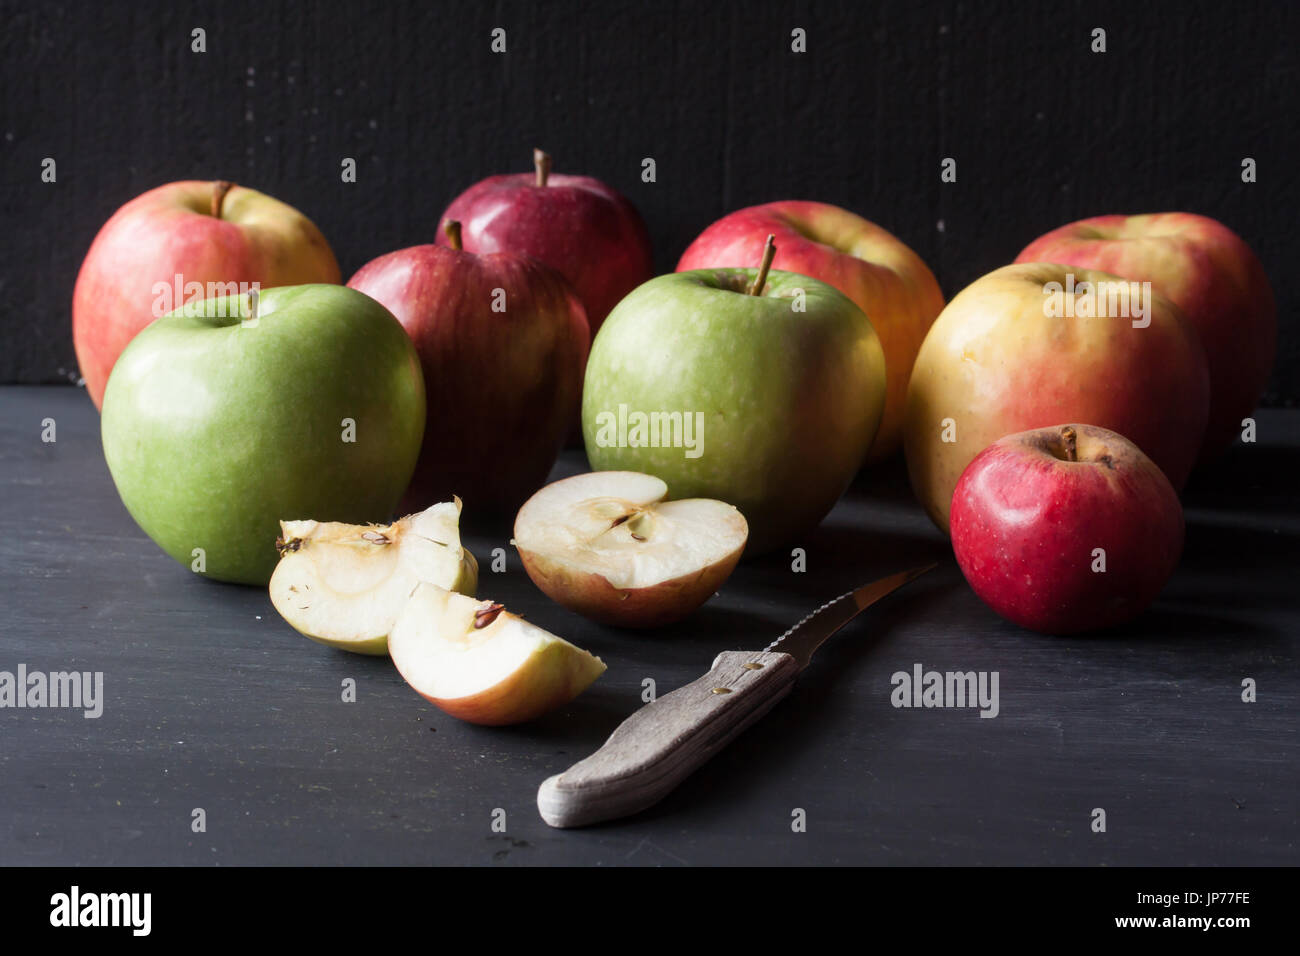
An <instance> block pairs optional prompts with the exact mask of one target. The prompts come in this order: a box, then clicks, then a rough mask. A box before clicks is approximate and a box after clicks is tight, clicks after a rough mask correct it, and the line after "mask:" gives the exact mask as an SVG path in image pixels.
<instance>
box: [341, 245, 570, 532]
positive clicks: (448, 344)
mask: <svg viewBox="0 0 1300 956" xmlns="http://www.w3.org/2000/svg"><path fill="white" fill-rule="evenodd" d="M348 286H349V287H350V288H353V289H356V290H358V291H360V292H364V293H365V294H366V295H368V296H370V297H371V298H373V299H375V300H376V301H378V302H379V303H381V304H382V305H384V306H385V307H386V308H388V309H389V310H390V311H391V312H392V313H393V314H394V315H395V316H396V317H397V320H398V321H399V322H401V323H402V326H403V327H404V328H405V329H406V331H407V333H408V334H409V335H410V337H411V340H412V341H413V342H414V343H415V350H416V352H417V353H419V356H420V363H421V366H422V368H423V372H424V383H425V392H426V395H427V399H428V414H427V415H426V417H425V431H424V445H423V451H422V453H421V455H420V460H419V463H418V465H417V466H416V471H415V477H414V478H413V479H412V481H411V486H410V490H409V491H408V492H407V494H406V496H405V497H404V499H403V502H402V506H403V508H404V509H405V510H408V511H418V510H423V509H424V508H425V507H427V506H428V505H430V504H432V503H433V502H436V501H446V500H448V499H449V498H451V497H452V496H453V495H459V496H460V497H461V498H463V499H464V500H465V502H466V503H467V505H468V506H469V510H470V512H471V513H491V514H498V515H500V514H513V513H514V511H515V509H517V508H518V507H519V505H520V504H521V503H522V502H523V501H524V499H526V498H527V497H528V496H529V495H530V494H532V493H533V492H534V491H535V490H537V488H538V487H539V486H541V485H542V484H544V483H545V481H546V477H547V475H549V474H550V471H551V467H552V466H553V465H554V464H555V459H556V456H557V455H558V454H559V451H560V448H561V447H562V446H563V444H564V440H565V438H566V437H567V435H568V434H569V430H570V428H571V426H572V423H573V421H574V420H575V419H576V418H577V415H578V409H579V405H580V402H581V396H582V371H583V366H584V365H585V364H586V361H587V349H588V342H589V338H590V332H589V330H588V328H587V319H586V315H585V313H584V312H583V308H582V303H581V302H580V301H579V300H578V297H577V296H576V295H575V294H574V292H573V289H572V288H571V287H570V285H569V284H568V283H567V282H566V281H565V280H564V278H563V277H562V276H561V275H560V274H559V273H558V272H556V271H555V270H553V269H550V268H548V267H547V266H545V265H543V264H542V263H540V262H537V261H535V260H532V259H527V258H525V257H523V256H515V255H507V254H488V255H481V256H480V255H474V254H473V253H469V252H463V251H458V250H456V249H452V248H448V247H445V246H437V245H422V246H414V247H412V248H409V249H401V250H399V251H397V252H391V253H389V254H388V255H385V256H380V257H379V258H378V259H375V260H373V261H372V262H369V263H367V264H366V265H364V266H362V267H361V269H360V270H359V271H358V272H357V274H356V275H354V276H353V277H352V278H351V279H350V280H349V281H348ZM495 289H503V290H505V306H506V311H504V312H494V311H492V305H493V302H494V299H495V295H494V290H495Z"/></svg>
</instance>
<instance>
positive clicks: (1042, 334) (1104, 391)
mask: <svg viewBox="0 0 1300 956" xmlns="http://www.w3.org/2000/svg"><path fill="white" fill-rule="evenodd" d="M1116 287H1119V288H1122V289H1124V290H1128V289H1130V286H1129V284H1128V283H1127V282H1126V281H1125V280H1122V279H1120V278H1118V277H1117V276H1113V275H1109V274H1107V273H1104V272H1093V271H1090V270H1087V269H1079V268H1074V267H1071V266H1063V265H1056V264H1051V263H1022V264H1019V265H1010V266H1004V267H1003V268H1001V269H997V270H995V271H994V272H991V273H989V274H988V275H985V276H983V277H981V278H979V279H977V280H976V281H975V282H973V283H971V284H970V285H969V286H967V287H966V288H965V289H963V290H962V291H961V292H960V293H958V294H957V296H956V297H954V298H953V300H952V301H951V302H950V303H948V306H947V308H945V309H944V310H943V312H942V314H940V316H939V318H938V320H937V321H936V322H935V323H934V326H933V327H932V328H931V329H930V332H929V334H928V335H927V336H926V338H925V342H924V343H922V345H921V351H920V353H919V354H918V355H917V359H916V366H915V368H914V369H913V370H912V381H911V384H910V386H909V388H908V396H907V413H906V420H905V424H904V450H905V451H906V455H907V467H908V472H909V474H910V476H911V480H912V489H913V491H914V492H915V493H916V496H917V498H918V500H920V502H921V504H922V505H924V507H925V510H926V511H927V513H928V514H929V515H930V517H931V518H932V519H933V520H934V522H935V524H937V525H938V526H939V528H940V529H942V530H943V531H945V532H946V531H948V513H949V507H950V505H951V502H952V494H953V489H954V488H955V487H956V486H957V479H958V478H959V477H960V476H961V473H962V471H964V470H965V468H966V466H967V465H969V464H970V462H971V460H972V459H973V458H974V457H975V456H976V455H978V454H979V453H980V452H981V451H983V450H984V449H985V448H987V447H988V446H989V445H991V444H992V443H993V442H995V441H997V440H998V439H1000V438H1003V437H1004V436H1006V435H1010V434H1014V433H1016V432H1022V431H1027V430H1029V429H1033V428H1045V427H1048V426H1051V425H1056V424H1059V423H1060V422H1086V423H1088V424H1091V425H1096V426H1098V427H1101V428H1107V429H1110V430H1112V431H1116V432H1119V433H1120V434H1121V435H1123V436H1124V437H1125V438H1127V439H1129V440H1130V441H1132V442H1134V443H1135V444H1136V445H1137V446H1138V447H1139V448H1141V449H1142V451H1143V452H1144V453H1146V454H1147V455H1148V456H1149V457H1150V458H1151V459H1152V460H1154V461H1155V463H1156V464H1157V465H1159V466H1160V467H1161V468H1162V469H1163V470H1164V473H1165V474H1166V475H1167V476H1168V478H1169V480H1170V482H1171V483H1172V484H1173V485H1174V487H1175V488H1181V487H1182V485H1183V483H1184V482H1185V481H1186V480H1187V476H1188V473H1189V472H1190V471H1191V469H1192V466H1193V464H1194V463H1195V461H1196V457H1197V454H1198V453H1199V451H1200V447H1201V440H1202V438H1203V436H1204V434H1205V422H1206V415H1207V413H1208V409H1209V402H1210V381H1209V372H1208V370H1207V367H1206V361H1205V352H1204V349H1203V348H1202V347H1201V342H1200V338H1199V336H1198V335H1197V334H1196V330H1195V329H1193V328H1192V327H1191V326H1190V325H1189V324H1188V323H1187V322H1186V321H1184V319H1183V317H1182V314H1181V312H1180V311H1179V309H1178V307H1177V306H1176V305H1174V304H1173V303H1172V302H1170V301H1169V300H1168V299H1165V298H1163V297H1162V296H1160V295H1158V294H1156V293H1155V292H1154V291H1153V292H1152V294H1151V295H1150V296H1149V297H1148V296H1143V295H1142V294H1141V290H1140V288H1139V289H1137V290H1134V292H1135V295H1136V297H1137V299H1138V300H1140V301H1132V302H1130V304H1129V305H1128V306H1126V307H1125V311H1127V312H1133V313H1136V312H1138V311H1139V310H1145V312H1146V314H1145V315H1144V316H1141V317H1138V316H1135V315H1125V314H1093V313H1095V312H1100V313H1106V312H1114V311H1115V310H1114V309H1108V308H1102V309H1092V308H1091V307H1088V308H1084V302H1085V301H1086V300H1082V301H1080V302H1079V308H1077V309H1076V308H1074V304H1073V303H1074V299H1070V300H1069V301H1068V302H1062V300H1061V299H1060V297H1059V295H1058V293H1057V289H1058V288H1059V289H1060V290H1061V294H1063V291H1064V290H1065V289H1067V288H1072V289H1075V290H1077V291H1078V292H1079V293H1080V295H1082V293H1083V290H1084V289H1101V290H1104V289H1114V288H1116ZM1098 301H1101V300H1100V297H1098ZM1049 312H1058V313H1059V312H1065V313H1067V314H1055V315H1054V314H1049ZM1080 313H1087V314H1080Z"/></svg>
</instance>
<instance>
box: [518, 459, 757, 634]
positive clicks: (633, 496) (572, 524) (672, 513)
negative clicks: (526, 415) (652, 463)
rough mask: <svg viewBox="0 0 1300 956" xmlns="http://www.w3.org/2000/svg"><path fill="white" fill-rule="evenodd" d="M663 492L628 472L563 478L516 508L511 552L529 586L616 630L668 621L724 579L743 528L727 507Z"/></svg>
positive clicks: (741, 545)
mask: <svg viewBox="0 0 1300 956" xmlns="http://www.w3.org/2000/svg"><path fill="white" fill-rule="evenodd" d="M667 495H668V486H667V485H666V484H664V482H663V481H661V480H660V479H658V478H655V477H654V476H652V475H643V474H640V473H638V472H635V471H594V472H589V473H588V474H585V475H575V476H574V477H572V478H565V479H563V480H562V481H557V482H554V483H552V484H549V485H547V486H546V487H545V488H543V489H542V490H541V491H539V492H537V493H536V494H535V495H533V496H532V497H531V498H529V499H528V501H526V502H525V503H524V506H523V507H522V508H520V509H519V514H518V516H517V517H516V518H515V537H514V545H515V547H516V548H517V549H518V550H519V556H520V557H521V558H522V559H523V562H524V568H525V570H527V571H528V576H529V577H530V578H532V579H533V583H534V584H536V585H537V586H538V587H539V588H541V589H542V591H543V592H545V594H546V595H547V597H549V598H550V599H551V600H553V601H555V602H557V603H558V604H562V605H564V606H565V607H567V608H569V609H570V610H571V611H576V612H577V613H579V614H581V615H583V616H584V617H589V618H591V619H592V620H593V621H599V622H601V623H602V624H615V625H618V626H620V627H659V626H661V625H664V624H670V623H672V622H673V621H678V620H681V619H682V618H684V617H685V616H686V615H688V614H690V613H691V612H692V611H694V610H695V609H696V608H697V607H699V606H700V605H701V604H703V603H704V602H705V601H707V600H708V599H709V597H710V596H711V595H712V594H713V593H714V592H715V591H716V590H717V589H718V588H719V587H720V586H721V585H722V582H723V581H725V580H726V579H727V577H728V576H729V575H730V574H731V572H732V570H734V569H735V567H736V562H737V561H739V560H740V554H741V552H742V551H744V550H745V541H746V540H747V539H748V537H749V526H748V524H747V523H746V522H745V517H744V515H742V514H741V513H740V512H739V511H738V510H736V508H735V507H733V506H732V505H729V504H727V503H726V502H723V501H714V500H712V499H710V498H688V499H685V500H682V501H665V500H664V498H665V497H667Z"/></svg>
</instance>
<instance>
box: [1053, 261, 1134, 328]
mask: <svg viewBox="0 0 1300 956" xmlns="http://www.w3.org/2000/svg"><path fill="white" fill-rule="evenodd" d="M1043 296H1044V299H1043V315H1045V316H1047V317H1048V318H1049V319H1059V318H1071V319H1072V318H1076V317H1077V318H1081V319H1086V318H1093V317H1095V318H1112V319H1113V318H1124V319H1132V320H1133V328H1135V329H1145V328H1146V327H1147V326H1148V325H1150V324H1151V283H1150V282H1111V281H1109V280H1106V279H1102V280H1100V281H1098V282H1089V281H1087V280H1086V279H1085V280H1084V281H1083V282H1075V281H1074V273H1073V272H1070V273H1066V276H1065V285H1061V283H1059V282H1055V281H1053V282H1045V283H1043Z"/></svg>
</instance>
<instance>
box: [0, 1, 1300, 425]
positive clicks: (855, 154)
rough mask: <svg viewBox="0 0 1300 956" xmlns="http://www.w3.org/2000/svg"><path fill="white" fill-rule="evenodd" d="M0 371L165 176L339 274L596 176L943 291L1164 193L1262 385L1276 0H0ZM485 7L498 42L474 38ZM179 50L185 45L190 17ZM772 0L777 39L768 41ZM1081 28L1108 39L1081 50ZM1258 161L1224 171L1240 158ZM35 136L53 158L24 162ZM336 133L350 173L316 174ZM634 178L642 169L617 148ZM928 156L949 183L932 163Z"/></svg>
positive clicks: (61, 356)
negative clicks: (1045, 240)
mask: <svg viewBox="0 0 1300 956" xmlns="http://www.w3.org/2000/svg"><path fill="white" fill-rule="evenodd" d="M0 11H3V12H2V15H0V22H3V23H4V25H5V29H4V30H3V31H0V64H2V66H0V69H3V77H4V82H3V84H0V104H2V106H3V109H2V110H0V115H3V116H4V127H3V129H2V130H0V134H3V137H4V138H3V141H2V143H0V145H2V147H3V157H4V160H3V161H4V180H3V187H2V190H0V216H3V224H4V228H3V229H0V263H3V264H4V265H3V266H0V279H2V280H3V281H2V283H0V334H2V335H3V337H4V341H5V348H4V349H3V351H0V382H50V381H55V380H62V379H66V378H67V377H68V376H73V377H75V362H74V358H73V352H72V344H71V341H70V316H69V305H70V302H71V297H72V287H73V282H74V280H75V278H76V273H77V268H78V266H79V265H80V262H81V259H82V257H83V256H84V255H85V252H86V250H87V248H88V247H89V245H90V242H91V239H92V238H93V237H94V235H95V233H96V232H97V231H98V229H99V227H100V226H101V225H102V224H103V223H104V222H105V220H107V219H108V217H109V216H110V215H111V214H112V213H113V211H114V210H115V209H117V208H118V207H119V206H120V205H122V204H123V203H124V202H126V201H127V200H129V199H131V198H132V197H134V196H136V195H138V194H139V193H142V192H144V191H145V190H146V189H149V188H151V187H153V186H157V185H159V184H161V183H164V182H169V181H173V180H178V179H192V178H213V179H217V178H224V179H230V180H233V181H236V182H240V183H245V184H247V185H249V186H253V187H255V188H257V189H261V190H263V191H266V192H269V193H271V194H272V195H274V196H277V197H279V198H280V199H283V200H284V201H286V202H289V203H291V204H292V205H294V206H296V207H298V208H299V209H301V210H303V212H305V213H306V214H307V215H308V216H310V217H311V218H312V219H313V220H314V221H315V222H316V223H317V225H319V226H320V227H321V230H322V231H323V232H324V234H325V235H326V237H327V238H328V239H329V240H330V242H331V244H332V245H333V247H334V250H335V252H336V253H337V255H338V259H339V262H340V265H341V266H342V269H343V274H344V276H350V275H351V274H352V273H353V272H354V271H355V270H356V269H358V268H359V267H360V266H361V265H363V264H364V263H365V262H367V261H368V260H370V259H371V258H374V257H375V256H377V255H380V254H382V253H386V252H389V251H391V250H393V249H397V248H401V247H403V246H409V245H414V244H417V243H423V242H430V241H432V240H433V238H434V235H435V231H436V229H437V225H438V216H439V214H440V213H441V212H442V210H443V209H445V208H446V206H447V204H448V203H449V202H450V201H451V199H452V198H453V197H454V196H456V195H457V194H458V193H459V192H460V191H462V190H463V189H465V188H466V187H468V186H469V185H471V184H472V183H474V182H476V181H477V180H479V179H480V178H482V177H484V176H486V175H489V174H494V173H502V172H511V171H518V172H526V171H528V170H529V169H530V168H531V155H532V149H533V147H534V146H541V147H544V148H545V149H547V150H548V151H549V152H550V153H551V154H552V156H554V158H555V168H556V170H557V171H559V172H569V171H576V172H583V173H588V174H591V175H594V176H598V177H600V178H602V179H604V180H606V181H608V182H609V183H611V184H612V185H614V186H615V187H617V188H618V189H620V190H622V191H623V192H624V193H626V194H627V195H628V197H629V198H630V199H631V200H632V201H633V202H634V203H635V204H636V205H637V206H638V208H640V209H641V211H642V213H643V215H644V216H645V218H646V220H647V222H648V224H649V227H650V232H651V235H652V238H653V241H654V248H655V254H656V260H657V265H658V268H659V270H660V271H667V270H671V269H672V268H673V266H674V265H675V264H676V262H677V259H678V257H679V256H680V255H681V253H682V251H683V250H684V249H685V248H686V246H687V244H688V243H689V242H690V241H691V240H692V239H693V238H694V237H695V236H696V235H698V234H699V232H700V231H701V230H702V229H703V228H704V227H705V226H707V225H708V224H709V223H711V222H712V221H714V220H715V219H717V218H718V217H720V216H721V215H723V214H725V213H726V212H729V211H731V210H733V209H736V208H739V207H741V206H745V205H749V204H753V203H759V202H768V201H772V200H776V199H816V200H821V201H824V202H830V203H835V204H838V205H841V206H844V207H846V208H849V209H852V210H854V211H856V212H858V213H860V214H862V215H864V216H866V217H867V218H868V219H871V220H873V221H875V222H878V223H879V224H881V225H882V226H884V227H885V228H887V229H889V230H891V231H893V232H894V233H896V234H897V235H898V236H900V237H901V238H902V239H903V240H904V241H906V242H907V243H909V244H910V245H911V246H912V247H913V248H915V249H916V251H917V252H918V253H919V254H920V255H921V256H922V257H923V258H924V259H925V260H926V261H927V262H928V263H929V264H930V265H931V267H932V268H933V269H934V271H935V273H936V274H937V276H938V278H939V281H940V284H941V285H942V287H943V290H944V292H945V294H947V295H948V296H949V297H951V296H952V295H953V294H954V293H955V292H957V291H958V290H960V289H961V288H963V287H964V286H965V285H967V284H968V283H970V282H971V281H972V280H973V279H975V278H976V277H977V276H979V275H982V274H983V273H985V272H988V271H990V270H991V269H994V268H996V267H998V266H1000V265H1003V264H1005V263H1007V262H1009V261H1011V260H1012V259H1013V258H1014V257H1015V256H1016V254H1017V253H1018V252H1019V251H1020V250H1021V249H1022V248H1023V247H1024V246H1025V245H1026V244H1027V243H1028V242H1029V241H1030V240H1031V239H1033V238H1035V237H1036V236H1038V235H1041V234H1042V233H1044V232H1046V231H1047V230H1049V229H1052V228H1054V227H1056V226H1058V225H1061V224H1063V223H1065V222H1069V221H1071V220H1074V219H1078V218H1082V217H1084V216H1090V215H1099V214H1102V213H1117V212H1153V211H1163V210H1168V209H1188V210H1191V211H1194V212H1199V213H1204V214H1206V215H1211V216H1215V217H1217V218H1219V219H1222V220H1223V221H1224V222H1226V223H1228V224H1229V225H1230V226H1232V227H1233V228H1234V229H1236V230H1237V231H1238V232H1240V233H1241V234H1242V235H1243V236H1244V237H1245V238H1246V239H1247V241H1249V242H1250V243H1251V244H1252V245H1253V246H1254V247H1255V248H1256V249H1257V250H1258V252H1259V254H1260V256H1261V258H1262V260H1263V262H1264V265H1265V268H1266V269H1267V271H1268V274H1269V275H1270V277H1271V278H1272V280H1273V284H1274V287H1275V289H1276V292H1277V296H1278V305H1279V315H1280V316H1281V317H1282V328H1281V339H1280V343H1279V361H1278V365H1277V372H1276V375H1275V377H1274V380H1273V383H1272V386H1271V387H1270V390H1269V397H1270V400H1271V401H1272V402H1277V403H1281V402H1287V401H1289V402H1292V403H1294V401H1295V400H1296V399H1297V398H1300V334H1298V333H1297V329H1296V325H1295V322H1294V316H1295V315H1296V314H1297V313H1298V312H1300V299H1298V298H1297V297H1298V296H1300V292H1297V287H1296V284H1295V283H1292V282H1290V281H1288V280H1289V276H1290V270H1291V268H1292V265H1293V263H1295V262H1296V261H1300V245H1298V243H1300V238H1297V230H1296V228H1295V223H1294V215H1293V210H1295V209H1296V208H1297V207H1300V183H1298V181H1297V178H1296V177H1295V176H1293V175H1291V169H1292V168H1293V166H1294V159H1295V157H1296V156H1297V155H1300V141H1298V136H1300V131H1298V129H1297V124H1296V123H1295V122H1294V121H1293V111H1292V110H1288V109H1287V108H1285V107H1284V104H1286V103H1288V102H1291V101H1292V100H1293V99H1294V88H1295V84H1296V74H1297V44H1296V43H1295V36H1296V34H1297V28H1298V27H1300V5H1296V4H1289V3H1283V4H1279V3H1270V2H1264V0H1260V2H1250V0H1241V2H1234V3H1232V4H1223V3H1221V2H1212V0H1198V2H1190V0H1189V2H1182V3H1153V4H1135V3H1132V2H1131V0H1103V2H1094V0H1062V2H1058V3H1050V4H1034V3H1028V4H1010V5H988V4H957V3H914V2H909V0H883V2H873V3H869V4H868V3H863V2H861V0H820V2H818V3H816V4H802V5H794V6H791V5H789V4H786V3H776V2H762V0H754V2H747V3H738V2H737V3H722V4H710V5H709V7H708V9H707V10H701V9H700V8H699V6H698V5H697V4H692V3H686V2H683V0H639V2H630V3H620V4H607V3H606V4H600V3H594V2H590V0H588V2H580V0H553V2H549V3H546V4H531V3H523V2H517V3H499V4H489V3H472V2H465V3H458V4H453V3H446V2H442V3H438V2H434V3H429V2H420V3H417V2H414V0H403V2H396V3H390V4H365V3H351V2H348V3H345V2H342V0H322V2H318V3H306V2H281V3H262V2H251V0H223V2H221V3H217V2H214V0H198V2H195V3H186V4H174V3H167V2H163V0H149V2H142V3H132V4H124V5H119V6H118V7H117V8H115V9H114V12H113V15H112V16H111V17H106V16H104V15H103V13H102V11H101V9H100V7H99V6H97V5H95V4H64V5H56V4H46V3H36V2H30V3H18V2H14V0H3V2H2V3H0ZM498 26H499V27H502V28H503V29H505V30H506V31H507V38H508V49H507V53H506V54H504V55H497V54H493V53H492V52H491V50H490V47H489V44H490V34H491V31H492V30H493V28H495V27H498ZM196 27H202V28H204V29H205V30H206V31H207V43H208V52H207V53H206V54H194V53H191V52H190V36H191V31H192V30H193V29H195V28H196ZM795 27H799V28H802V29H804V30H806V32H807V52H806V53H804V54H796V53H793V52H791V49H790V42H791V38H790V34H791V30H792V29H793V28H795ZM1096 27H1102V28H1105V29H1106V30H1107V39H1108V52H1107V53H1105V54H1094V53H1092V52H1091V51H1090V48H1089V47H1090V44H1091V35H1092V30H1093V29H1094V28H1096ZM1246 156H1249V157H1253V158H1254V159H1255V160H1256V161H1257V163H1258V170H1259V175H1258V182H1256V183H1254V184H1249V185H1248V184H1244V183H1242V182H1241V178H1240V169H1241V160H1242V158H1243V157H1246ZM46 157H51V158H54V159H56V160H57V163H58V174H59V179H58V182H57V184H47V183H42V182H41V180H40V171H41V162H42V160H43V159H44V158H46ZM344 157H352V158H354V159H356V161H357V169H358V176H357V182H356V183H351V184H345V183H342V182H341V181H340V175H339V173H340V163H341V162H342V160H343V158H344ZM646 157H651V158H653V159H654V160H655V161H656V165H657V179H656V181H655V182H653V183H646V182H643V181H642V179H641V170H642V165H641V164H642V160H643V159H644V158H646ZM944 157H952V158H954V159H956V160H957V162H958V179H957V182H956V183H948V184H944V183H941V182H940V178H939V172H940V162H941V160H942V159H943V158H944Z"/></svg>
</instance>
